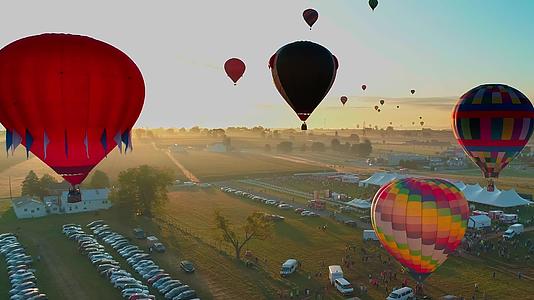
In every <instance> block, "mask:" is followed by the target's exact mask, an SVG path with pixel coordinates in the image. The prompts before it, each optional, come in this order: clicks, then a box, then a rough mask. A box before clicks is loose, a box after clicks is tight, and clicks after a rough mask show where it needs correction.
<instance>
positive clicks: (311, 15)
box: [302, 8, 319, 30]
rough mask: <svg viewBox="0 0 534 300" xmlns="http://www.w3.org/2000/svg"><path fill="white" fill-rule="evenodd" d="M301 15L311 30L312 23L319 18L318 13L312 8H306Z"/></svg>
mask: <svg viewBox="0 0 534 300" xmlns="http://www.w3.org/2000/svg"><path fill="white" fill-rule="evenodd" d="M302 17H303V18H304V21H306V24H308V26H310V30H311V29H312V26H313V24H315V22H317V19H319V13H318V12H317V11H316V10H315V9H313V8H308V9H306V10H305V11H304V12H303V13H302Z"/></svg>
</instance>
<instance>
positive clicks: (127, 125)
mask: <svg viewBox="0 0 534 300" xmlns="http://www.w3.org/2000/svg"><path fill="white" fill-rule="evenodd" d="M144 97H145V84H144V81H143V76H142V74H141V72H140V71H139V69H138V67H137V66H136V65H135V63H134V62H133V61H132V60H131V59H130V58H129V57H128V56H127V55H126V54H124V53H123V52H122V51H120V50H119V49H117V48H115V47H113V46H111V45H109V44H107V43H104V42H102V41H99V40H96V39H93V38H90V37H86V36H79V35H71V34H56V33H51V34H41V35H35V36H30V37H26V38H23V39H20V40H17V41H15V42H12V43H11V44H9V45H7V46H5V47H4V48H2V49H1V50H0V122H2V124H3V126H4V127H5V128H6V150H12V151H13V150H14V149H15V148H16V147H17V146H18V145H19V144H23V145H24V146H25V147H26V151H27V154H29V152H32V153H33V154H34V155H35V156H37V157H38V158H39V159H40V160H41V161H43V162H44V163H46V164H47V165H48V166H50V167H51V168H52V169H53V170H54V171H55V172H56V173H58V174H59V175H61V176H62V177H63V178H64V179H65V180H66V181H68V182H69V183H70V184H71V185H72V186H73V188H72V189H71V192H72V193H71V194H72V195H74V193H77V194H78V195H79V190H77V189H75V188H74V187H75V186H76V185H78V184H80V183H81V182H82V181H83V180H84V179H85V177H87V175H88V174H89V172H90V171H91V170H92V169H93V168H94V167H95V166H96V165H97V164H98V163H99V162H100V161H101V160H102V159H103V158H104V157H105V156H106V155H107V154H108V153H109V152H110V151H111V150H113V149H114V148H115V146H119V150H121V152H122V144H123V143H124V144H125V147H124V149H125V150H126V149H130V150H131V149H132V141H131V134H130V131H131V129H132V127H133V125H134V123H135V122H136V120H137V118H138V116H139V114H140V113H141V109H142V107H143V102H144ZM78 198H79V197H78ZM70 200H71V197H69V202H70ZM80 200H81V199H80Z"/></svg>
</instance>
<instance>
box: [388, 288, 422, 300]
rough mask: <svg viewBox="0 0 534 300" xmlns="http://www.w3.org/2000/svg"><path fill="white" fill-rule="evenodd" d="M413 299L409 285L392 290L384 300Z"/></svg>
mask: <svg viewBox="0 0 534 300" xmlns="http://www.w3.org/2000/svg"><path fill="white" fill-rule="evenodd" d="M411 299H415V296H414V294H413V290H412V288H410V287H403V288H400V289H397V290H394V291H393V292H391V294H389V296H388V297H387V298H386V300H411Z"/></svg>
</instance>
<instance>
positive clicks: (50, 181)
mask: <svg viewBox="0 0 534 300" xmlns="http://www.w3.org/2000/svg"><path fill="white" fill-rule="evenodd" d="M56 184H58V181H57V180H56V179H55V178H54V177H52V176H51V175H50V174H44V175H43V176H42V177H41V179H39V187H40V188H39V197H40V198H41V199H43V198H44V197H45V196H48V195H50V194H51V189H52V187H53V186H54V185H56Z"/></svg>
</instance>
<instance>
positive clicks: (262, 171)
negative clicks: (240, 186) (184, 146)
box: [173, 151, 326, 180]
mask: <svg viewBox="0 0 534 300" xmlns="http://www.w3.org/2000/svg"><path fill="white" fill-rule="evenodd" d="M173 155H174V157H175V158H176V159H177V160H178V161H179V162H180V163H181V164H182V165H184V166H185V168H187V169H188V170H189V171H191V172H192V173H193V174H195V176H197V177H199V178H200V179H203V180H220V179H228V178H238V177H253V176H262V175H273V174H292V173H298V172H315V171H324V170H326V168H322V167H319V166H314V165H308V164H303V163H296V162H291V161H287V160H282V159H277V158H273V157H269V156H266V155H262V154H254V153H242V152H230V153H212V152H207V151H190V152H187V153H173Z"/></svg>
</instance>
